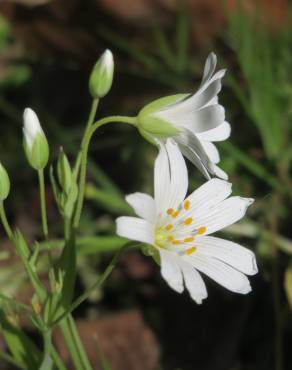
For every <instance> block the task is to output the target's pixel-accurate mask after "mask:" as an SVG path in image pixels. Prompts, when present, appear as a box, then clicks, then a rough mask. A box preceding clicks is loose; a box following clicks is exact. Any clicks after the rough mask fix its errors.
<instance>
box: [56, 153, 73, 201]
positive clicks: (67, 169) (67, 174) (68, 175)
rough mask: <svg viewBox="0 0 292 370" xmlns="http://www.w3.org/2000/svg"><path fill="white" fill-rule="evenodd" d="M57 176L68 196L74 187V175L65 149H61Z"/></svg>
mask: <svg viewBox="0 0 292 370" xmlns="http://www.w3.org/2000/svg"><path fill="white" fill-rule="evenodd" d="M57 174H58V180H59V184H60V185H61V187H62V189H63V190H64V192H65V193H66V194H67V195H68V194H69V192H70V189H71V187H72V180H73V174H72V170H71V166H70V163H69V161H68V158H67V156H66V154H65V153H64V151H63V148H61V149H60V154H59V158H58V163H57Z"/></svg>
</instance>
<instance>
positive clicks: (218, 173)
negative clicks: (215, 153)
mask: <svg viewBox="0 0 292 370" xmlns="http://www.w3.org/2000/svg"><path fill="white" fill-rule="evenodd" d="M212 173H213V174H214V175H215V176H217V177H220V179H223V180H228V175H227V173H226V172H225V171H223V170H222V169H221V168H220V167H218V166H216V164H213V165H212Z"/></svg>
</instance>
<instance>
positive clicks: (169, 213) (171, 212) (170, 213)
mask: <svg viewBox="0 0 292 370" xmlns="http://www.w3.org/2000/svg"><path fill="white" fill-rule="evenodd" d="M173 212H174V210H173V208H168V210H167V211H166V213H167V214H168V215H169V216H171V215H172V214H173Z"/></svg>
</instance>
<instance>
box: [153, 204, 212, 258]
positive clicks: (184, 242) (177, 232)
mask: <svg viewBox="0 0 292 370" xmlns="http://www.w3.org/2000/svg"><path fill="white" fill-rule="evenodd" d="M190 208H191V203H190V201H189V200H185V201H184V203H183V204H182V205H180V206H179V208H178V209H177V210H175V209H173V208H169V209H167V211H166V215H165V216H163V217H162V220H161V224H159V225H158V226H157V228H156V230H155V245H156V246H157V247H159V248H165V249H172V248H174V247H176V250H177V251H178V252H179V253H184V254H192V253H194V252H195V251H196V249H197V248H196V246H195V245H194V241H195V237H196V236H197V235H202V234H205V232H206V227H205V226H200V227H199V228H195V229H193V230H192V231H191V232H190V233H187V234H185V228H186V227H190V226H191V225H192V224H193V221H194V220H193V218H192V217H190V216H189V215H188V214H186V217H183V216H184V214H183V211H188V210H189V209H190ZM178 216H182V217H180V218H179V217H178ZM179 246H180V248H179V249H177V248H178V247H179Z"/></svg>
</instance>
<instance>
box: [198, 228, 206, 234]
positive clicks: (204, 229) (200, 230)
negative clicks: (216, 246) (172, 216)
mask: <svg viewBox="0 0 292 370" xmlns="http://www.w3.org/2000/svg"><path fill="white" fill-rule="evenodd" d="M206 230H207V228H206V227H205V226H201V227H199V228H198V230H197V234H198V235H202V234H204V233H205V232H206Z"/></svg>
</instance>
